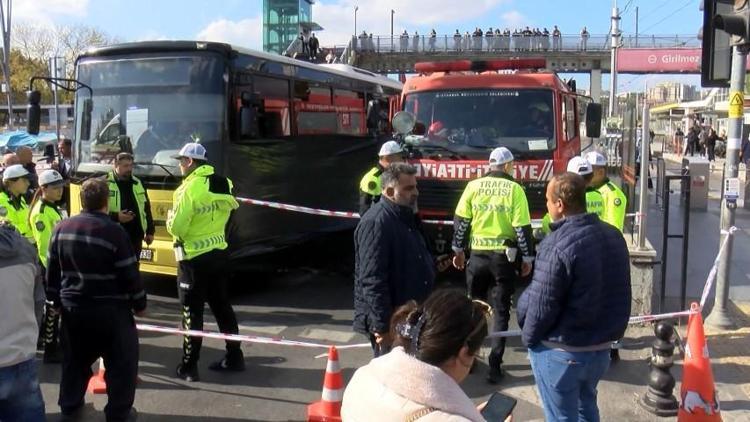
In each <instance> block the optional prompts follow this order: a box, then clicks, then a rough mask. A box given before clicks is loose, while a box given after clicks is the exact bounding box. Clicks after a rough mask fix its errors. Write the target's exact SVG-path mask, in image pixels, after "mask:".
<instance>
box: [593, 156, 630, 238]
mask: <svg viewBox="0 0 750 422" xmlns="http://www.w3.org/2000/svg"><path fill="white" fill-rule="evenodd" d="M586 160H588V162H589V163H590V164H591V167H592V168H593V170H594V176H593V178H592V180H591V183H590V186H592V187H593V188H594V189H596V190H598V191H599V193H601V194H602V199H603V200H604V209H603V211H602V215H601V219H602V220H603V221H605V222H607V223H609V224H611V225H613V226H615V227H617V228H618V229H619V230H620V231H622V229H623V227H624V226H625V212H626V210H627V207H628V199H627V197H626V196H625V193H623V191H622V190H621V189H620V188H619V187H617V185H615V184H614V183H612V181H610V180H609V178H608V177H607V159H606V158H605V157H604V155H602V154H601V153H598V152H596V151H592V152H589V153H588V154H586Z"/></svg>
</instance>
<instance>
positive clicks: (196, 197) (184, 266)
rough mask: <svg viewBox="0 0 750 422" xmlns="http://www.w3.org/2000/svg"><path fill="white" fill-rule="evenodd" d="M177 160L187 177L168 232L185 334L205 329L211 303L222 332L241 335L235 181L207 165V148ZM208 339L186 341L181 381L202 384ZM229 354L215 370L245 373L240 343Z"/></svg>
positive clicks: (190, 149)
mask: <svg viewBox="0 0 750 422" xmlns="http://www.w3.org/2000/svg"><path fill="white" fill-rule="evenodd" d="M174 158H177V159H179V161H180V171H181V172H182V175H183V176H184V177H185V178H184V179H183V181H182V184H181V185H180V187H178V188H177V190H176V191H175V193H174V196H173V198H172V207H173V208H172V209H171V210H170V211H169V215H168V217H167V231H168V232H169V233H170V234H171V235H172V237H173V238H174V242H175V259H176V260H177V261H178V267H177V287H178V294H179V298H180V303H181V304H182V308H183V313H182V325H183V327H184V328H185V329H191V330H202V329H203V306H204V303H205V302H206V301H207V302H208V305H209V306H210V307H211V311H212V312H213V313H214V317H215V318H216V322H217V324H218V325H219V329H220V330H221V332H222V333H227V334H237V333H238V332H239V331H238V327H237V318H236V316H235V314H234V310H233V309H232V305H230V304H229V299H228V297H227V288H226V279H225V274H226V263H227V254H226V249H227V247H228V245H227V241H226V238H225V230H226V225H227V222H228V221H229V217H230V214H231V212H232V211H234V210H235V209H237V208H238V207H239V205H238V204H237V201H236V200H235V199H234V196H232V181H231V180H229V179H228V178H226V177H222V176H219V175H218V174H216V173H215V171H214V168H213V167H212V166H210V165H209V164H208V163H207V158H206V149H205V148H204V147H203V145H201V144H198V143H188V144H186V145H185V146H183V147H182V149H181V150H180V153H179V154H178V155H176V156H175V157H174ZM201 344H202V339H201V338H200V337H189V336H186V337H185V339H184V342H183V347H182V351H183V356H182V362H180V364H179V365H178V366H177V376H178V377H180V378H182V379H184V380H187V381H198V379H199V376H198V359H199V357H200V349H201ZM226 350H227V352H226V355H225V357H224V358H223V359H221V360H220V361H218V362H214V363H213V364H211V365H210V366H209V369H211V370H214V371H243V370H244V369H245V359H244V356H243V355H242V349H241V348H240V342H238V341H227V342H226Z"/></svg>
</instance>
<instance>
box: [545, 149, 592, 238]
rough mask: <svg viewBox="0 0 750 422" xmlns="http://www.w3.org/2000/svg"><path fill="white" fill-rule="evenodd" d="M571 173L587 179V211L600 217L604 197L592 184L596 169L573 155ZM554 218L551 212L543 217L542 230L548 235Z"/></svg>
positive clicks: (570, 165)
mask: <svg viewBox="0 0 750 422" xmlns="http://www.w3.org/2000/svg"><path fill="white" fill-rule="evenodd" d="M567 170H568V171H569V172H571V173H576V174H578V175H580V176H582V177H583V180H585V181H586V184H587V187H586V212H588V213H592V214H596V215H597V216H598V217H599V218H602V216H603V215H604V198H602V194H601V193H600V192H599V191H598V190H596V189H594V187H593V186H591V180H592V179H593V177H594V171H593V169H592V168H591V164H590V163H589V162H588V160H586V159H585V158H583V157H578V156H576V157H573V158H571V159H570V161H568V169H567ZM551 222H552V218H551V217H550V215H549V213H547V214H545V215H544V218H543V219H542V232H543V233H544V234H545V235H546V234H549V233H550V231H551V230H550V226H549V225H550V223H551Z"/></svg>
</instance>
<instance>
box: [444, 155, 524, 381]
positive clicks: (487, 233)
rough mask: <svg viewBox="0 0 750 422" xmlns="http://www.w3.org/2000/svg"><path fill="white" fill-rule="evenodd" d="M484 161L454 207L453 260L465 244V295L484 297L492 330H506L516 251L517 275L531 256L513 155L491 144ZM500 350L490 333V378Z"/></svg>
mask: <svg viewBox="0 0 750 422" xmlns="http://www.w3.org/2000/svg"><path fill="white" fill-rule="evenodd" d="M489 162H490V172H489V174H487V175H486V176H484V177H481V178H479V179H476V180H472V181H471V182H469V183H468V185H467V186H466V190H464V193H463V195H461V199H460V201H459V203H458V206H457V207H456V213H455V214H456V215H455V220H454V227H455V231H454V235H453V251H454V252H455V253H456V255H455V256H454V258H453V265H454V266H455V267H456V268H458V269H463V268H464V265H465V261H466V257H465V252H464V250H465V249H466V248H467V247H468V246H469V245H470V248H471V251H472V252H471V259H470V260H469V262H468V268H467V269H466V283H467V286H468V288H469V294H470V295H471V297H473V298H476V299H481V300H485V301H490V303H491V305H492V307H493V308H494V313H493V317H494V322H495V324H494V329H495V330H507V329H508V320H509V318H510V299H511V296H512V295H513V290H514V288H515V286H514V283H515V282H516V280H517V279H518V260H517V254H518V250H519V249H520V250H521V254H522V255H523V259H522V265H521V275H522V276H524V277H525V276H527V275H528V274H529V273H530V272H531V264H532V262H533V260H534V248H533V243H532V238H531V218H530V216H529V204H528V200H527V199H526V193H525V192H524V190H523V187H522V186H521V185H520V184H518V183H517V182H516V181H515V180H513V177H512V176H511V174H512V173H513V154H512V153H511V152H510V150H508V149H507V148H505V147H500V148H496V149H495V150H493V151H492V153H491V154H490V161H489ZM504 351H505V338H493V339H492V351H491V352H490V356H489V366H490V371H489V374H488V376H487V380H488V381H489V382H491V383H496V382H498V380H499V379H500V377H501V376H502V370H501V368H500V365H501V364H502V361H503V353H504Z"/></svg>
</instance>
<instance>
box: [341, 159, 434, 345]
mask: <svg viewBox="0 0 750 422" xmlns="http://www.w3.org/2000/svg"><path fill="white" fill-rule="evenodd" d="M416 173H417V171H416V169H415V168H414V167H412V166H410V165H408V164H406V163H396V164H391V165H390V166H388V168H386V169H385V170H384V171H383V174H382V175H381V181H382V189H383V190H382V198H381V200H380V201H378V202H377V203H375V204H374V205H373V206H372V208H370V210H369V211H368V212H367V213H365V215H364V216H363V217H362V220H360V222H359V224H358V225H357V229H356V230H355V231H354V251H355V252H354V253H355V268H354V331H357V332H359V333H363V334H365V335H367V336H369V338H370V342H371V343H372V349H373V352H374V354H375V356H376V357H377V356H379V355H381V354H383V353H387V352H388V350H389V348H390V343H391V341H390V340H391V339H390V338H388V330H389V327H390V320H391V315H392V314H393V311H394V310H395V309H396V308H398V307H399V306H401V305H403V304H404V303H406V302H408V301H409V300H416V301H422V300H424V299H425V298H427V296H428V295H429V294H430V292H431V291H432V287H433V284H434V280H435V263H434V261H433V259H432V255H431V254H430V251H429V250H428V248H427V242H426V241H425V239H424V237H423V236H422V232H421V231H420V229H419V222H418V220H417V216H416V215H415V209H416V204H417V196H418V194H419V192H418V191H417V177H416Z"/></svg>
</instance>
